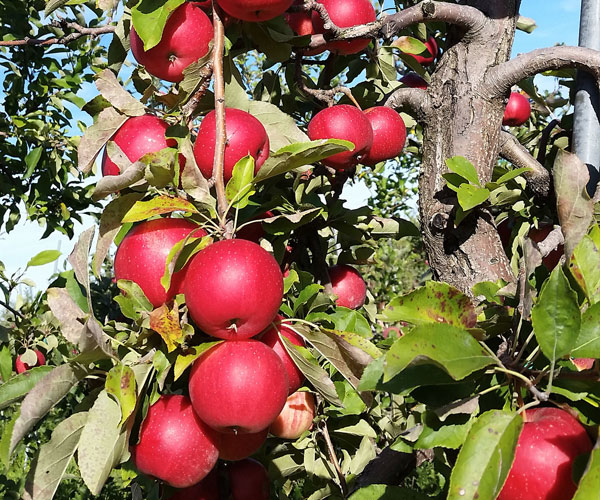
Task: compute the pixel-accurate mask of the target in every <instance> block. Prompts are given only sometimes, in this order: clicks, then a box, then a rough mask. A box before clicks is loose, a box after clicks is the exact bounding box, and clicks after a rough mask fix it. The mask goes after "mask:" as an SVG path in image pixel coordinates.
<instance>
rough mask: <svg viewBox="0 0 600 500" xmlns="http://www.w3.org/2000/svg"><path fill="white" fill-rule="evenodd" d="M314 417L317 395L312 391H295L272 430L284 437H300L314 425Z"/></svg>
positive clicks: (278, 435) (273, 432)
mask: <svg viewBox="0 0 600 500" xmlns="http://www.w3.org/2000/svg"><path fill="white" fill-rule="evenodd" d="M314 418H315V397H314V396H313V395H312V394H311V393H310V392H295V393H294V394H292V395H291V396H289V397H288V398H287V401H286V402H285V406H284V407H283V410H281V413H280V414H279V416H278V417H277V418H276V419H275V422H273V423H272V424H271V429H270V432H271V434H273V435H274V436H277V437H280V438H283V439H298V438H299V437H300V436H301V435H302V434H303V433H304V432H305V431H307V430H309V429H310V428H311V427H312V422H313V419H314Z"/></svg>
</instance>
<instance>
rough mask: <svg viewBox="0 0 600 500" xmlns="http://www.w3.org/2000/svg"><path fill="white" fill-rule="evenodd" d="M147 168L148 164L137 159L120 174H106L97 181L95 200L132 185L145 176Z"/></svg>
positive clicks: (93, 197) (93, 195)
mask: <svg viewBox="0 0 600 500" xmlns="http://www.w3.org/2000/svg"><path fill="white" fill-rule="evenodd" d="M111 144H112V143H111ZM145 170H146V165H145V164H144V163H142V162H141V161H136V162H135V163H132V164H131V165H130V166H129V167H128V168H126V169H125V171H124V172H123V173H121V174H119V175H105V176H104V177H102V178H101V179H100V180H99V181H98V182H97V183H96V187H95V188H94V193H93V194H92V199H93V200H95V201H98V200H102V199H103V198H106V197H107V196H108V195H111V194H113V193H118V192H119V191H121V190H122V189H125V188H127V187H129V186H132V185H133V184H135V183H136V182H138V181H141V180H142V179H143V178H144V172H145ZM114 201H117V200H114Z"/></svg>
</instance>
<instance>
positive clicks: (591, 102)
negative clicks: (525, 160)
mask: <svg viewBox="0 0 600 500" xmlns="http://www.w3.org/2000/svg"><path fill="white" fill-rule="evenodd" d="M579 45H580V46H581V47H588V48H591V49H596V50H600V0H581V19H580V22H579ZM596 85H597V84H596V82H595V81H594V78H593V77H592V76H591V75H589V74H588V73H584V72H583V71H579V72H578V73H577V93H576V95H575V121H574V129H573V149H574V152H575V154H576V155H577V156H578V157H579V158H580V159H581V160H583V162H584V163H586V164H587V165H588V169H589V171H590V184H589V185H588V192H590V194H592V195H593V194H594V191H595V187H596V185H597V184H598V180H599V179H600V173H599V170H600V96H599V93H598V87H597V86H596Z"/></svg>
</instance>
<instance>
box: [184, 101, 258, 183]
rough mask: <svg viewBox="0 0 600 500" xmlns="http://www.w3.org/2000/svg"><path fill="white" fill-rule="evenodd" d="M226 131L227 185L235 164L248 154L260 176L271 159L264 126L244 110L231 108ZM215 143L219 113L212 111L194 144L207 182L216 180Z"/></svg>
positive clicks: (225, 167)
mask: <svg viewBox="0 0 600 500" xmlns="http://www.w3.org/2000/svg"><path fill="white" fill-rule="evenodd" d="M225 128H226V130H227V144H226V145H225V164H224V177H225V183H227V182H228V181H229V179H231V175H232V172H233V167H234V166H235V164H236V163H237V162H238V161H239V160H241V159H242V158H244V157H245V156H248V155H251V156H252V158H254V161H255V164H254V172H255V173H257V172H258V170H259V169H260V167H262V165H263V163H264V162H265V160H266V159H267V158H268V157H269V136H268V135H267V131H266V130H265V127H263V124H262V123H260V121H259V120H257V119H256V118H254V116H252V115H251V114H250V113H246V112H245V111H242V110H241V109H235V108H227V109H226V110H225ZM215 142H216V114H215V112H214V111H211V112H210V113H208V114H207V115H206V117H205V118H204V120H202V123H201V124H200V128H199V129H198V137H197V138H196V144H195V145H194V157H195V158H196V163H197V164H198V167H199V168H200V171H201V172H202V175H204V177H206V178H207V179H210V178H211V177H212V172H213V163H214V159H215Z"/></svg>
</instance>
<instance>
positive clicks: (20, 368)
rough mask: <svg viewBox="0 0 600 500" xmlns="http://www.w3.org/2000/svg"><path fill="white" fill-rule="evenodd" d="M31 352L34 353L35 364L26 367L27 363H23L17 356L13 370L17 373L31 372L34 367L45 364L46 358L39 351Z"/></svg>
mask: <svg viewBox="0 0 600 500" xmlns="http://www.w3.org/2000/svg"><path fill="white" fill-rule="evenodd" d="M33 352H35V355H36V357H37V363H36V364H35V365H28V364H27V363H23V360H22V359H21V356H17V359H16V360H15V370H16V371H17V373H23V372H26V371H27V370H31V368H33V367H35V366H43V365H45V364H46V356H44V354H43V353H42V352H41V351H40V350H38V349H34V351H33Z"/></svg>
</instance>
